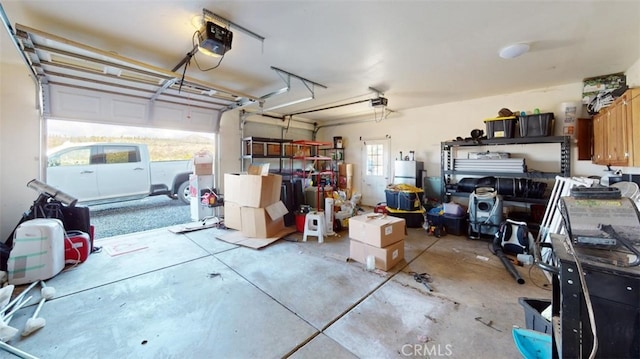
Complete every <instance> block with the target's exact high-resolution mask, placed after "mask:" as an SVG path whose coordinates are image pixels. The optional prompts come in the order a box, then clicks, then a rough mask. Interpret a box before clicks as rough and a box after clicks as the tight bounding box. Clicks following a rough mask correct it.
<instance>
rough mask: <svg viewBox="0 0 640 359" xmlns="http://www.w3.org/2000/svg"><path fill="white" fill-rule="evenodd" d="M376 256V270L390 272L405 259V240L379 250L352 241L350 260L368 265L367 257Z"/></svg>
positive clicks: (350, 244)
mask: <svg viewBox="0 0 640 359" xmlns="http://www.w3.org/2000/svg"><path fill="white" fill-rule="evenodd" d="M368 256H374V257H375V263H376V268H378V269H381V270H383V271H388V270H389V269H391V268H393V266H395V265H396V264H398V263H400V261H402V260H403V259H404V239H402V240H400V242H396V243H393V244H391V245H389V246H386V247H384V248H378V247H374V246H371V245H368V244H366V243H362V242H360V241H357V240H355V239H352V240H351V241H350V243H349V258H351V259H353V260H354V261H356V262H359V263H363V264H366V262H367V257H368Z"/></svg>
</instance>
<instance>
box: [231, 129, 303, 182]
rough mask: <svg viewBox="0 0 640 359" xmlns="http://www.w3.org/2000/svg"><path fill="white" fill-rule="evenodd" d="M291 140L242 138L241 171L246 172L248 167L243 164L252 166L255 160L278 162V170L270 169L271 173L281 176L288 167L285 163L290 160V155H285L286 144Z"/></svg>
mask: <svg viewBox="0 0 640 359" xmlns="http://www.w3.org/2000/svg"><path fill="white" fill-rule="evenodd" d="M291 142H293V140H289V139H280V138H267V137H255V136H251V137H244V138H243V139H242V161H241V162H242V166H241V170H242V171H246V170H247V168H248V166H245V163H247V162H248V163H249V164H252V163H253V162H254V160H256V159H270V160H278V168H277V169H272V171H271V172H274V173H279V174H283V173H284V171H283V170H285V169H286V168H287V167H288V166H285V163H284V162H285V161H289V160H291V158H292V154H291V153H287V152H288V150H287V147H286V146H287V144H290V143H291Z"/></svg>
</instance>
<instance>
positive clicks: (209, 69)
mask: <svg viewBox="0 0 640 359" xmlns="http://www.w3.org/2000/svg"><path fill="white" fill-rule="evenodd" d="M199 34H200V33H199V32H198V31H196V32H194V33H193V36H191V43H192V45H193V46H194V47H195V46H196V44H197V43H196V36H197V35H199ZM224 50H225V51H224V53H226V52H227V45H225V47H224ZM224 56H225V55H222V56H221V57H220V60H218V63H217V64H216V65H214V66H212V67H210V68H208V69H203V68H202V67H200V64H199V63H198V59H197V58H196V57H195V56H193V60H194V61H195V63H196V67H197V68H198V70H200V71H202V72H206V71H211V70H215V69H217V68H218V67H219V66H220V64H221V63H222V60H224ZM185 68H186V65H185ZM182 78H183V79H184V75H183V76H182Z"/></svg>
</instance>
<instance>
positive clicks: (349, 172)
mask: <svg viewBox="0 0 640 359" xmlns="http://www.w3.org/2000/svg"><path fill="white" fill-rule="evenodd" d="M338 189H339V190H340V191H344V192H345V193H346V194H347V198H351V194H352V191H353V163H340V164H339V165H338Z"/></svg>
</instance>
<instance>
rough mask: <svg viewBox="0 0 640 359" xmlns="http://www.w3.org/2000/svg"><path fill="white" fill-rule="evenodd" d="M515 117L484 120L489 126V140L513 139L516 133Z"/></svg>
mask: <svg viewBox="0 0 640 359" xmlns="http://www.w3.org/2000/svg"><path fill="white" fill-rule="evenodd" d="M516 121H517V118H516V117H515V116H512V117H496V118H488V119H486V120H484V123H485V125H486V126H487V138H488V139H492V138H513V137H515V133H516V131H515V130H516Z"/></svg>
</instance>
